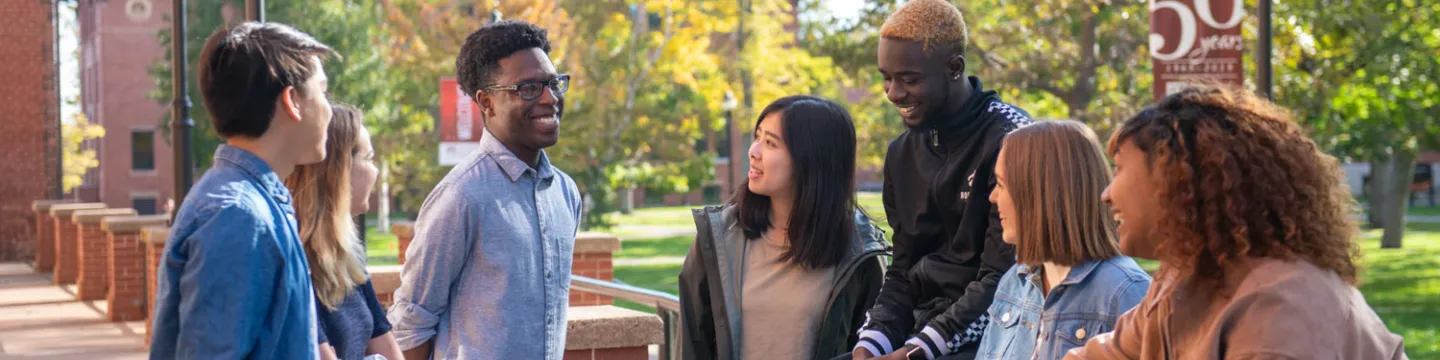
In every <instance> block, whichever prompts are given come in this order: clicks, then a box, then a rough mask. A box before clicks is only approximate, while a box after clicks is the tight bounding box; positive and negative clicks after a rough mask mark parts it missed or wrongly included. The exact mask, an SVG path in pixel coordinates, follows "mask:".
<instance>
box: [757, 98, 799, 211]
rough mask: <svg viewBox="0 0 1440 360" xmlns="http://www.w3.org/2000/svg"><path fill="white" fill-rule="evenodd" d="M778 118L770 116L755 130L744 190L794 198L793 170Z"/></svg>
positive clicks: (774, 115) (779, 118)
mask: <svg viewBox="0 0 1440 360" xmlns="http://www.w3.org/2000/svg"><path fill="white" fill-rule="evenodd" d="M781 114H782V113H780V112H775V113H771V114H770V115H767V116H765V118H764V119H763V120H761V121H760V124H759V125H758V126H756V127H755V143H754V144H751V145H750V173H749V180H750V181H749V182H747V186H748V187H749V189H750V192H752V193H755V194H757V195H764V196H769V197H781V198H793V197H794V194H795V166H794V163H793V162H792V160H791V157H790V149H789V148H788V147H787V146H786V144H785V137H784V135H785V133H784V129H783V126H781V125H782V122H783V120H781Z"/></svg>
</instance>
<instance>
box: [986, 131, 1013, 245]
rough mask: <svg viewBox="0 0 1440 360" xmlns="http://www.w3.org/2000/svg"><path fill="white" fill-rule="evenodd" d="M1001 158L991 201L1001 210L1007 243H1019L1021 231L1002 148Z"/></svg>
mask: <svg viewBox="0 0 1440 360" xmlns="http://www.w3.org/2000/svg"><path fill="white" fill-rule="evenodd" d="M1000 151H1001V154H1002V155H1001V156H1000V158H999V159H998V160H997V161H996V162H995V190H993V191H990V202H991V203H994V204H995V209H996V210H997V211H999V212H1000V228H1001V230H1002V231H1001V238H1002V239H1003V240H1005V243H1007V244H1010V245H1018V244H1019V243H1018V242H1017V239H1019V237H1020V235H1019V231H1016V230H1017V229H1016V227H1017V226H1018V225H1019V224H1017V223H1016V222H1015V219H1016V217H1015V198H1014V197H1011V196H1010V186H1009V185H1008V184H1007V182H1006V180H1005V179H1006V174H1007V172H1006V171H1005V169H1006V168H1005V156H1004V155H1003V154H1004V151H1005V150H1004V149H1003V148H1002V149H1001V150H1000Z"/></svg>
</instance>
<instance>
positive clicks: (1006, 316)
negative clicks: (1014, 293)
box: [1000, 312, 1010, 322]
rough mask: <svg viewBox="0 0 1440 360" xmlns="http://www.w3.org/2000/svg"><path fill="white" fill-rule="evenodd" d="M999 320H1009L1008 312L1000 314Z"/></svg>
mask: <svg viewBox="0 0 1440 360" xmlns="http://www.w3.org/2000/svg"><path fill="white" fill-rule="evenodd" d="M1000 322H1010V313H1008V312H1007V313H1005V315H1003V316H1000Z"/></svg>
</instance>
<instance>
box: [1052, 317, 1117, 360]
mask: <svg viewBox="0 0 1440 360" xmlns="http://www.w3.org/2000/svg"><path fill="white" fill-rule="evenodd" d="M1113 327H1114V321H1104V320H1094V319H1065V320H1059V321H1056V322H1055V332H1054V333H1053V335H1052V336H1051V338H1054V339H1056V340H1057V341H1055V342H1054V349H1053V350H1054V351H1053V352H1052V354H1060V355H1063V354H1065V352H1066V351H1069V350H1070V349H1072V348H1076V347H1080V346H1082V345H1085V342H1086V341H1090V339H1091V338H1094V337H1095V336H1096V335H1100V334H1104V333H1107V332H1110V331H1111V330H1113V329H1112V328H1113Z"/></svg>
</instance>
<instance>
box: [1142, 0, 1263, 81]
mask: <svg viewBox="0 0 1440 360" xmlns="http://www.w3.org/2000/svg"><path fill="white" fill-rule="evenodd" d="M1244 19H1245V8H1244V4H1243V3H1242V2H1241V1H1240V0H1150V58H1151V59H1152V60H1153V62H1152V64H1153V65H1154V66H1153V67H1154V74H1155V84H1154V86H1155V88H1154V96H1155V99H1156V100H1159V99H1160V98H1163V97H1165V95H1169V94H1172V93H1175V92H1178V91H1180V90H1181V89H1184V88H1186V87H1188V86H1190V85H1193V84H1197V83H1218V84H1229V85H1235V86H1241V85H1243V84H1244V83H1245V71H1244V67H1243V66H1242V61H1243V60H1242V59H1243V58H1244V52H1245V42H1244V41H1243V40H1242V39H1241V37H1240V24H1241V22H1242V21H1243V20H1244Z"/></svg>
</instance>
